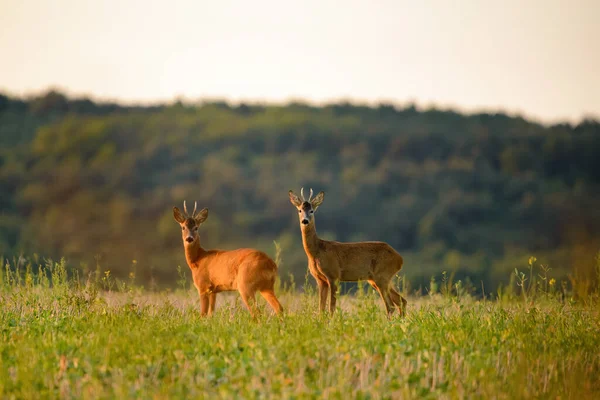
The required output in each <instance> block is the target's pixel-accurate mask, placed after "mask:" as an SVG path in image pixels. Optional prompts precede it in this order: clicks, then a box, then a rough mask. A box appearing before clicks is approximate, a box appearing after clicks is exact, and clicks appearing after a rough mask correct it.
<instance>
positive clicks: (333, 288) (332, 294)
mask: <svg viewBox="0 0 600 400" xmlns="http://www.w3.org/2000/svg"><path fill="white" fill-rule="evenodd" d="M328 282H329V290H330V291H331V292H330V298H329V313H330V314H331V315H333V312H334V311H335V301H336V295H337V284H336V282H335V280H334V279H330V280H329V281H328ZM326 296H327V295H326Z"/></svg>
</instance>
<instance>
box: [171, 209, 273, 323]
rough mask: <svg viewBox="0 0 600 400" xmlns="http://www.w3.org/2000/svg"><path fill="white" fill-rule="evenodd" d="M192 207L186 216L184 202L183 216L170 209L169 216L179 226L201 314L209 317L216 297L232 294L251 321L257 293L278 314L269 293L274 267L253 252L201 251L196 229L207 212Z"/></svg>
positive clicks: (249, 250)
mask: <svg viewBox="0 0 600 400" xmlns="http://www.w3.org/2000/svg"><path fill="white" fill-rule="evenodd" d="M196 206H197V203H194V211H193V212H192V215H189V214H188V212H187V208H186V205H185V201H184V202H183V211H184V213H181V211H179V209H178V208H177V207H173V216H174V217H175V221H177V223H179V225H180V226H181V231H182V233H181V234H182V238H183V247H184V250H185V258H186V261H187V263H188V266H189V267H190V269H191V270H192V277H193V279H194V286H196V289H197V290H198V294H199V295H200V309H201V311H200V312H201V314H202V315H206V314H208V315H212V313H213V312H214V309H215V302H216V298H217V293H219V292H224V291H236V290H237V291H238V292H239V293H240V296H241V298H242V301H243V302H244V305H245V306H246V308H247V309H248V311H249V312H250V314H251V315H252V317H255V316H256V312H255V310H254V308H255V307H254V305H255V304H254V302H255V295H256V292H260V294H261V295H262V296H263V297H264V299H265V300H266V301H267V302H268V303H269V304H270V305H271V307H272V308H273V310H274V311H275V313H276V314H281V313H282V311H283V308H282V307H281V304H280V303H279V300H277V297H276V296H275V291H274V290H273V287H274V285H275V279H276V278H277V264H275V262H274V261H273V260H272V259H271V258H270V257H269V256H267V255H266V254H265V253H263V252H262V251H259V250H255V249H237V250H230V251H225V250H205V249H203V248H202V246H200V237H199V235H198V227H199V226H200V225H201V224H202V223H203V222H204V221H206V218H208V209H207V208H204V209H202V210H200V212H198V214H196Z"/></svg>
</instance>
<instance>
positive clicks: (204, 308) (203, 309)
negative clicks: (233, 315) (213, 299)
mask: <svg viewBox="0 0 600 400" xmlns="http://www.w3.org/2000/svg"><path fill="white" fill-rule="evenodd" d="M208 298H209V295H208V294H200V315H202V316H203V317H204V316H205V315H206V314H207V313H208V302H209V299H208Z"/></svg>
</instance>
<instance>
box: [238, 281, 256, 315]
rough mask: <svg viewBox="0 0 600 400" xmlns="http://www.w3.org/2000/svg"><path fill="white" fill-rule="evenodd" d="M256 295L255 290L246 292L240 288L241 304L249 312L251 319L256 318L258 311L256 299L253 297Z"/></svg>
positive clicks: (246, 290)
mask: <svg viewBox="0 0 600 400" xmlns="http://www.w3.org/2000/svg"><path fill="white" fill-rule="evenodd" d="M255 294H256V291H255V290H248V289H242V288H240V296H241V298H242V302H243V303H244V305H245V306H246V308H247V309H248V311H249V312H250V315H251V316H252V318H254V319H255V318H256V316H257V312H258V310H257V309H256V299H255V298H254V295H255Z"/></svg>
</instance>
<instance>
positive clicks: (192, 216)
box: [183, 200, 198, 218]
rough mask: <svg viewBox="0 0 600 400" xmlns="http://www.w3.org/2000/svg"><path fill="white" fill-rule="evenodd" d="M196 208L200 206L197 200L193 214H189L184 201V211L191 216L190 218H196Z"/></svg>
mask: <svg viewBox="0 0 600 400" xmlns="http://www.w3.org/2000/svg"><path fill="white" fill-rule="evenodd" d="M196 208H198V202H197V201H195V202H194V211H193V212H192V215H190V214H188V210H187V206H186V205H185V200H184V201H183V211H185V215H187V216H189V217H190V218H194V215H196Z"/></svg>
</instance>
